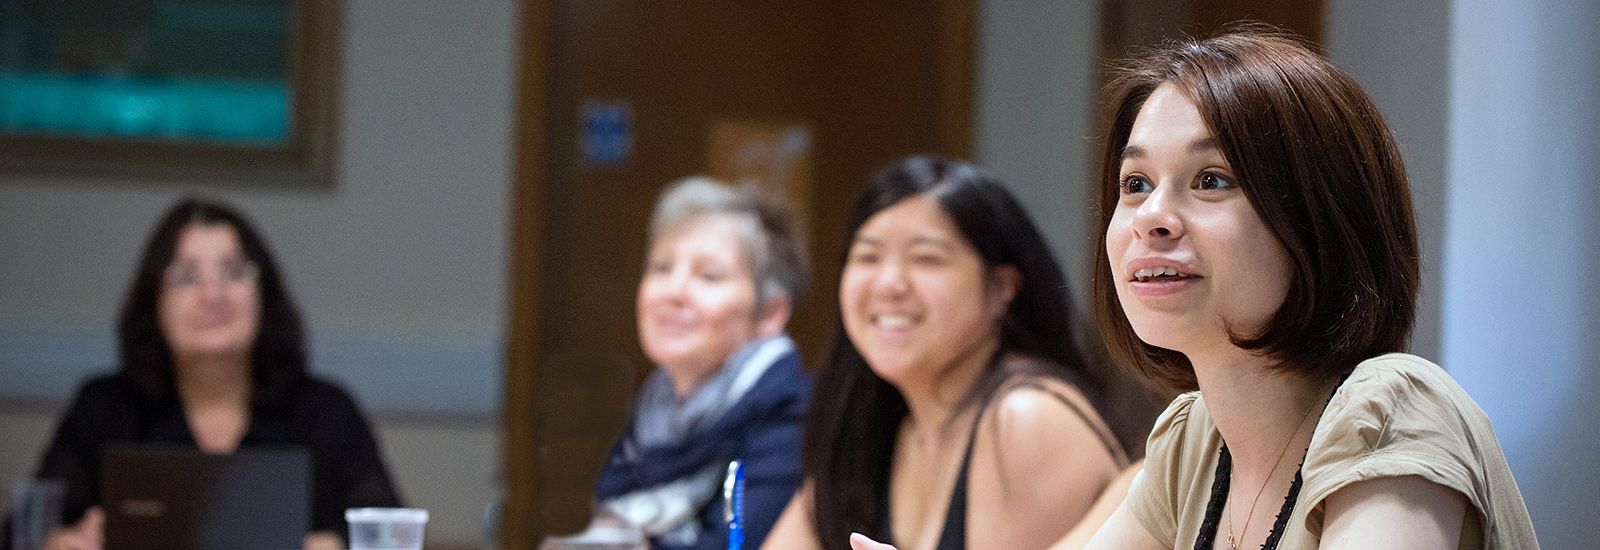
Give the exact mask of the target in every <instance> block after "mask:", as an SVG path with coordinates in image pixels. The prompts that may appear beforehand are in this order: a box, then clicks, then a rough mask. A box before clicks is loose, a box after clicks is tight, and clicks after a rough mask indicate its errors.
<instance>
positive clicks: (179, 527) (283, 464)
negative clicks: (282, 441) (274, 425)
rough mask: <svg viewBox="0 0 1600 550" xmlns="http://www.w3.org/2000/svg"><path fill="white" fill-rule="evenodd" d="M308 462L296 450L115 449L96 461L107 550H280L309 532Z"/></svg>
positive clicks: (297, 544) (300, 542) (293, 545)
mask: <svg viewBox="0 0 1600 550" xmlns="http://www.w3.org/2000/svg"><path fill="white" fill-rule="evenodd" d="M310 485H311V460H310V457H309V455H308V454H307V452H306V450H305V449H303V448H298V447H283V448H267V449H239V450H238V451H237V452H234V453H233V454H229V455H208V454H204V453H201V452H199V451H196V450H194V449H184V448H177V447H159V446H149V445H118V446H111V447H108V448H106V449H105V451H104V452H102V453H101V456H100V498H101V502H102V503H103V506H104V508H105V513H106V527H105V529H106V530H105V547H106V548H107V550H140V549H145V548H150V549H163V550H217V549H226V550H287V549H298V548H300V547H301V546H302V545H303V544H304V542H305V536H306V532H307V531H308V530H309V528H310V526H311V521H310V517H311V511H310V509H311V489H310Z"/></svg>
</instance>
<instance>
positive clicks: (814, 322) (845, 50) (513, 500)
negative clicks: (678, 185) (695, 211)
mask: <svg viewBox="0 0 1600 550" xmlns="http://www.w3.org/2000/svg"><path fill="white" fill-rule="evenodd" d="M973 10H974V7H973V4H972V2H971V0H941V1H940V2H937V3H929V2H925V1H909V0H894V1H882V0H818V1H812V2H765V1H757V2H751V1H748V0H678V1H674V2H633V1H625V0H527V1H525V2H524V13H523V29H522V41H523V47H522V60H521V63H522V72H521V75H522V76H521V78H520V80H519V82H520V86H521V91H520V92H519V97H520V98H521V105H520V107H521V113H520V115H519V118H518V153H517V163H518V165H517V171H516V174H517V175H516V178H517V181H516V185H515V196H514V199H513V200H514V201H515V206H514V208H515V215H514V220H515V221H514V224H515V226H514V228H513V234H514V244H513V251H512V254H513V258H512V261H511V264H512V270H513V272H512V277H511V280H512V284H513V288H512V293H511V296H512V303H511V312H510V319H509V321H508V329H507V360H506V365H507V373H506V386H505V395H504V403H503V406H504V408H505V422H504V426H505V431H506V433H505V438H504V444H505V460H506V464H505V475H506V480H505V486H506V502H505V507H504V512H503V513H504V517H503V522H502V532H503V536H502V543H503V545H504V547H506V548H532V547H534V546H536V545H537V543H538V541H539V540H540V539H541V538H542V537H543V536H545V535H548V534H560V533H567V532H573V531H577V530H579V529H581V528H582V527H583V526H584V525H585V524H586V522H587V521H588V519H589V517H590V514H591V512H592V510H591V501H592V498H593V497H592V487H593V483H594V478H595V476H596V475H597V474H598V472H599V468H600V466H601V462H602V461H603V459H604V457H605V456H606V452H607V450H608V448H609V445H610V444H611V442H612V440H614V439H615V438H616V436H617V434H618V433H619V432H620V430H621V428H622V426H623V423H624V422H625V421H626V417H627V412H628V404H629V402H630V400H631V398H632V396H633V392H634V390H635V389H636V387H637V383H638V381H639V380H640V379H641V378H642V376H643V375H644V374H645V373H647V372H648V370H649V369H650V368H651V366H650V365H648V364H647V361H646V360H645V358H644V356H643V354H642V352H641V351H640V350H639V345H638V338H637V335H636V334H635V328H634V327H635V325H634V315H633V313H634V311H633V303H634V292H635V288H636V285H637V281H638V277H639V275H640V269H641V266H642V262H643V257H644V253H645V244H646V243H645V239H646V235H645V226H646V223H647V221H648V217H649V214H650V208H651V206H652V205H653V202H654V200H655V198H656V195H657V193H658V192H659V191H660V190H661V188H662V187H663V186H665V185H666V184H668V183H669V182H671V181H672V180H674V179H676V178H679V177H682V176H686V175H690V174H696V173H704V172H707V171H708V170H709V169H710V163H709V162H708V157H709V156H710V154H711V150H710V146H709V144H710V142H711V136H712V133H713V131H714V129H715V128H718V127H723V126H726V125H727V123H730V122H735V123H737V122H741V121H744V122H750V121H754V122H756V123H762V122H766V123H772V124H781V125H798V126H800V127H803V128H806V129H808V131H809V136H810V139H809V145H810V157H809V158H810V164H809V174H810V179H809V181H808V182H806V184H805V185H804V186H803V188H802V189H800V191H799V193H800V196H799V197H797V198H799V199H800V200H798V201H797V202H800V203H802V204H804V205H805V206H806V211H805V212H804V219H803V220H802V222H803V224H804V226H805V227H807V228H809V235H808V237H809V243H810V252H811V256H812V265H813V274H814V283H813V285H812V288H811V292H810V294H809V297H808V298H807V299H806V300H804V302H803V303H802V304H800V307H799V310H798V311H797V313H796V316H795V318H794V320H793V321H792V322H791V324H790V331H791V333H792V334H793V335H794V336H795V339H796V340H797V341H798V342H799V343H800V346H801V350H802V353H803V355H804V357H806V358H807V359H808V360H811V361H813V363H812V364H813V365H814V361H815V358H816V357H818V356H819V355H818V354H819V352H820V350H821V349H822V346H823V344H824V341H825V340H826V338H827V337H828V331H830V330H831V329H832V327H833V325H834V323H835V320H836V318H837V312H836V311H837V307H836V305H835V304H836V303H837V301H836V298H835V296H836V284H837V276H838V270H839V256H840V252H839V249H840V246H841V235H840V232H841V229H840V228H841V226H842V225H843V221H844V216H845V209H846V208H847V206H848V201H849V200H850V199H851V198H852V197H853V195H854V193H855V192H856V190H857V189H859V188H860V186H861V185H862V184H863V183H864V182H865V180H866V179H867V177H869V176H870V174H871V172H872V171H873V170H874V169H876V168H877V167H878V166H881V165H882V164H884V163H886V162H888V161H890V160H892V159H894V158H896V157H899V156H902V155H905V154H910V153H916V152H938V153H945V154H950V155H956V156H966V155H967V154H968V152H969V151H968V150H969V148H970V144H969V141H970V138H969V136H970V134H971V131H970V126H971V122H970V120H971V103H972V102H971V95H972V91H971V90H972V66H971V59H972V49H973V46H972V33H973V28H974V27H973V16H974V12H973ZM595 106H601V107H603V108H604V110H606V111H607V112H610V113H621V115H622V120H623V123H622V124H621V125H622V126H624V127H626V128H627V129H628V131H626V132H622V134H623V137H624V139H625V142H624V143H625V145H626V147H623V148H624V149H626V150H627V152H626V155H624V156H623V158H621V159H617V158H616V157H615V156H608V155H594V154H593V151H591V150H586V149H585V148H584V146H583V141H582V140H583V139H584V138H585V137H586V136H589V137H592V136H593V134H592V131H593V129H594V127H593V126H589V125H586V120H590V119H591V118H592V116H588V115H586V114H585V113H590V114H591V115H592V113H594V112H595V111H592V110H590V109H591V108H595ZM613 152H614V151H613Z"/></svg>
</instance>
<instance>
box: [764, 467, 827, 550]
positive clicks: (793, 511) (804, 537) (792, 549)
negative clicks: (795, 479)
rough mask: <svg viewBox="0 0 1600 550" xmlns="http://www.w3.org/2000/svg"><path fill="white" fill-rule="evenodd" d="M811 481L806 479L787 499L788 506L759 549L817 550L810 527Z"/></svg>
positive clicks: (814, 531)
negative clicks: (791, 496) (792, 496)
mask: <svg viewBox="0 0 1600 550" xmlns="http://www.w3.org/2000/svg"><path fill="white" fill-rule="evenodd" d="M811 526H812V520H811V482H810V481H806V482H805V484H803V485H801V486H800V490H799V491H797V492H795V494H794V498H791V499H789V506H787V507H785V508H784V509H783V514H782V515H780V516H778V523H777V525H774V526H773V527H772V532H771V533H768V534H767V541H766V542H765V543H763V544H762V545H761V550H817V549H819V548H822V544H821V543H819V542H817V535H816V530H815V529H812V528H811Z"/></svg>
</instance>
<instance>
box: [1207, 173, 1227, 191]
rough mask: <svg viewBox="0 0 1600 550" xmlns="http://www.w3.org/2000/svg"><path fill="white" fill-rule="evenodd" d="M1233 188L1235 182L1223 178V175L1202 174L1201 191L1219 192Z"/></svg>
mask: <svg viewBox="0 0 1600 550" xmlns="http://www.w3.org/2000/svg"><path fill="white" fill-rule="evenodd" d="M1232 187H1233V180H1230V179H1228V178H1227V177H1225V176H1223V175H1221V174H1215V173H1212V172H1206V173H1204V174H1200V188H1201V189H1211V190H1219V189H1231V188H1232Z"/></svg>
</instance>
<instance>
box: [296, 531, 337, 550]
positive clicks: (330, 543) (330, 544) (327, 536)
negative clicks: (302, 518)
mask: <svg viewBox="0 0 1600 550" xmlns="http://www.w3.org/2000/svg"><path fill="white" fill-rule="evenodd" d="M305 550H344V541H343V540H340V539H339V535H337V534H335V533H334V532H333V531H312V532H310V533H308V534H306V542H305Z"/></svg>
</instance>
